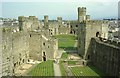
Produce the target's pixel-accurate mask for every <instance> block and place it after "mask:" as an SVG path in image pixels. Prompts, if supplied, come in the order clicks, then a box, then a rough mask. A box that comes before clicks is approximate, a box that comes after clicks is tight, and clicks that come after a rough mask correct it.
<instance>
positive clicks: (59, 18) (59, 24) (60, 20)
mask: <svg viewBox="0 0 120 78" xmlns="http://www.w3.org/2000/svg"><path fill="white" fill-rule="evenodd" d="M57 22H58V26H59V27H61V25H62V17H57Z"/></svg>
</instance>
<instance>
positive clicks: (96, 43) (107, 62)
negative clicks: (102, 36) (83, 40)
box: [89, 38, 120, 76]
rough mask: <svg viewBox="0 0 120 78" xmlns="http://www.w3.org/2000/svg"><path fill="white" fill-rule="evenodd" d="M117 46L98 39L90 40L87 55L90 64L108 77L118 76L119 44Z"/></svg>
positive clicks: (119, 70)
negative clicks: (89, 49)
mask: <svg viewBox="0 0 120 78" xmlns="http://www.w3.org/2000/svg"><path fill="white" fill-rule="evenodd" d="M116 44H118V43H116ZM118 45H119V46H115V45H113V44H109V43H105V42H102V41H100V40H99V38H92V39H91V45H90V46H91V51H90V53H89V60H90V63H91V64H92V65H93V66H95V67H96V68H97V69H99V70H101V71H102V72H104V73H105V74H107V75H109V76H119V74H120V73H119V72H120V66H119V65H120V64H119V63H120V59H119V58H120V43H119V44H118Z"/></svg>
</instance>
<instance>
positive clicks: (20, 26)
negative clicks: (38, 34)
mask: <svg viewBox="0 0 120 78" xmlns="http://www.w3.org/2000/svg"><path fill="white" fill-rule="evenodd" d="M18 21H19V30H20V31H21V30H23V22H24V21H25V17H24V16H19V17H18Z"/></svg>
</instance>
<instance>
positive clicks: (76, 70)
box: [71, 66, 101, 77]
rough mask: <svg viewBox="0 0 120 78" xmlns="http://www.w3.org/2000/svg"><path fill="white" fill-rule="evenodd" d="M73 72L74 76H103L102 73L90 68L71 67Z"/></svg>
mask: <svg viewBox="0 0 120 78" xmlns="http://www.w3.org/2000/svg"><path fill="white" fill-rule="evenodd" d="M94 69H95V68H94ZM71 71H72V73H73V75H74V76H98V77H100V76H101V72H95V71H94V70H92V69H91V68H90V67H88V66H84V67H71ZM99 73H100V74H99Z"/></svg>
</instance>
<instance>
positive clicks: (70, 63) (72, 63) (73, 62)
mask: <svg viewBox="0 0 120 78" xmlns="http://www.w3.org/2000/svg"><path fill="white" fill-rule="evenodd" d="M76 62H77V61H68V65H76Z"/></svg>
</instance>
